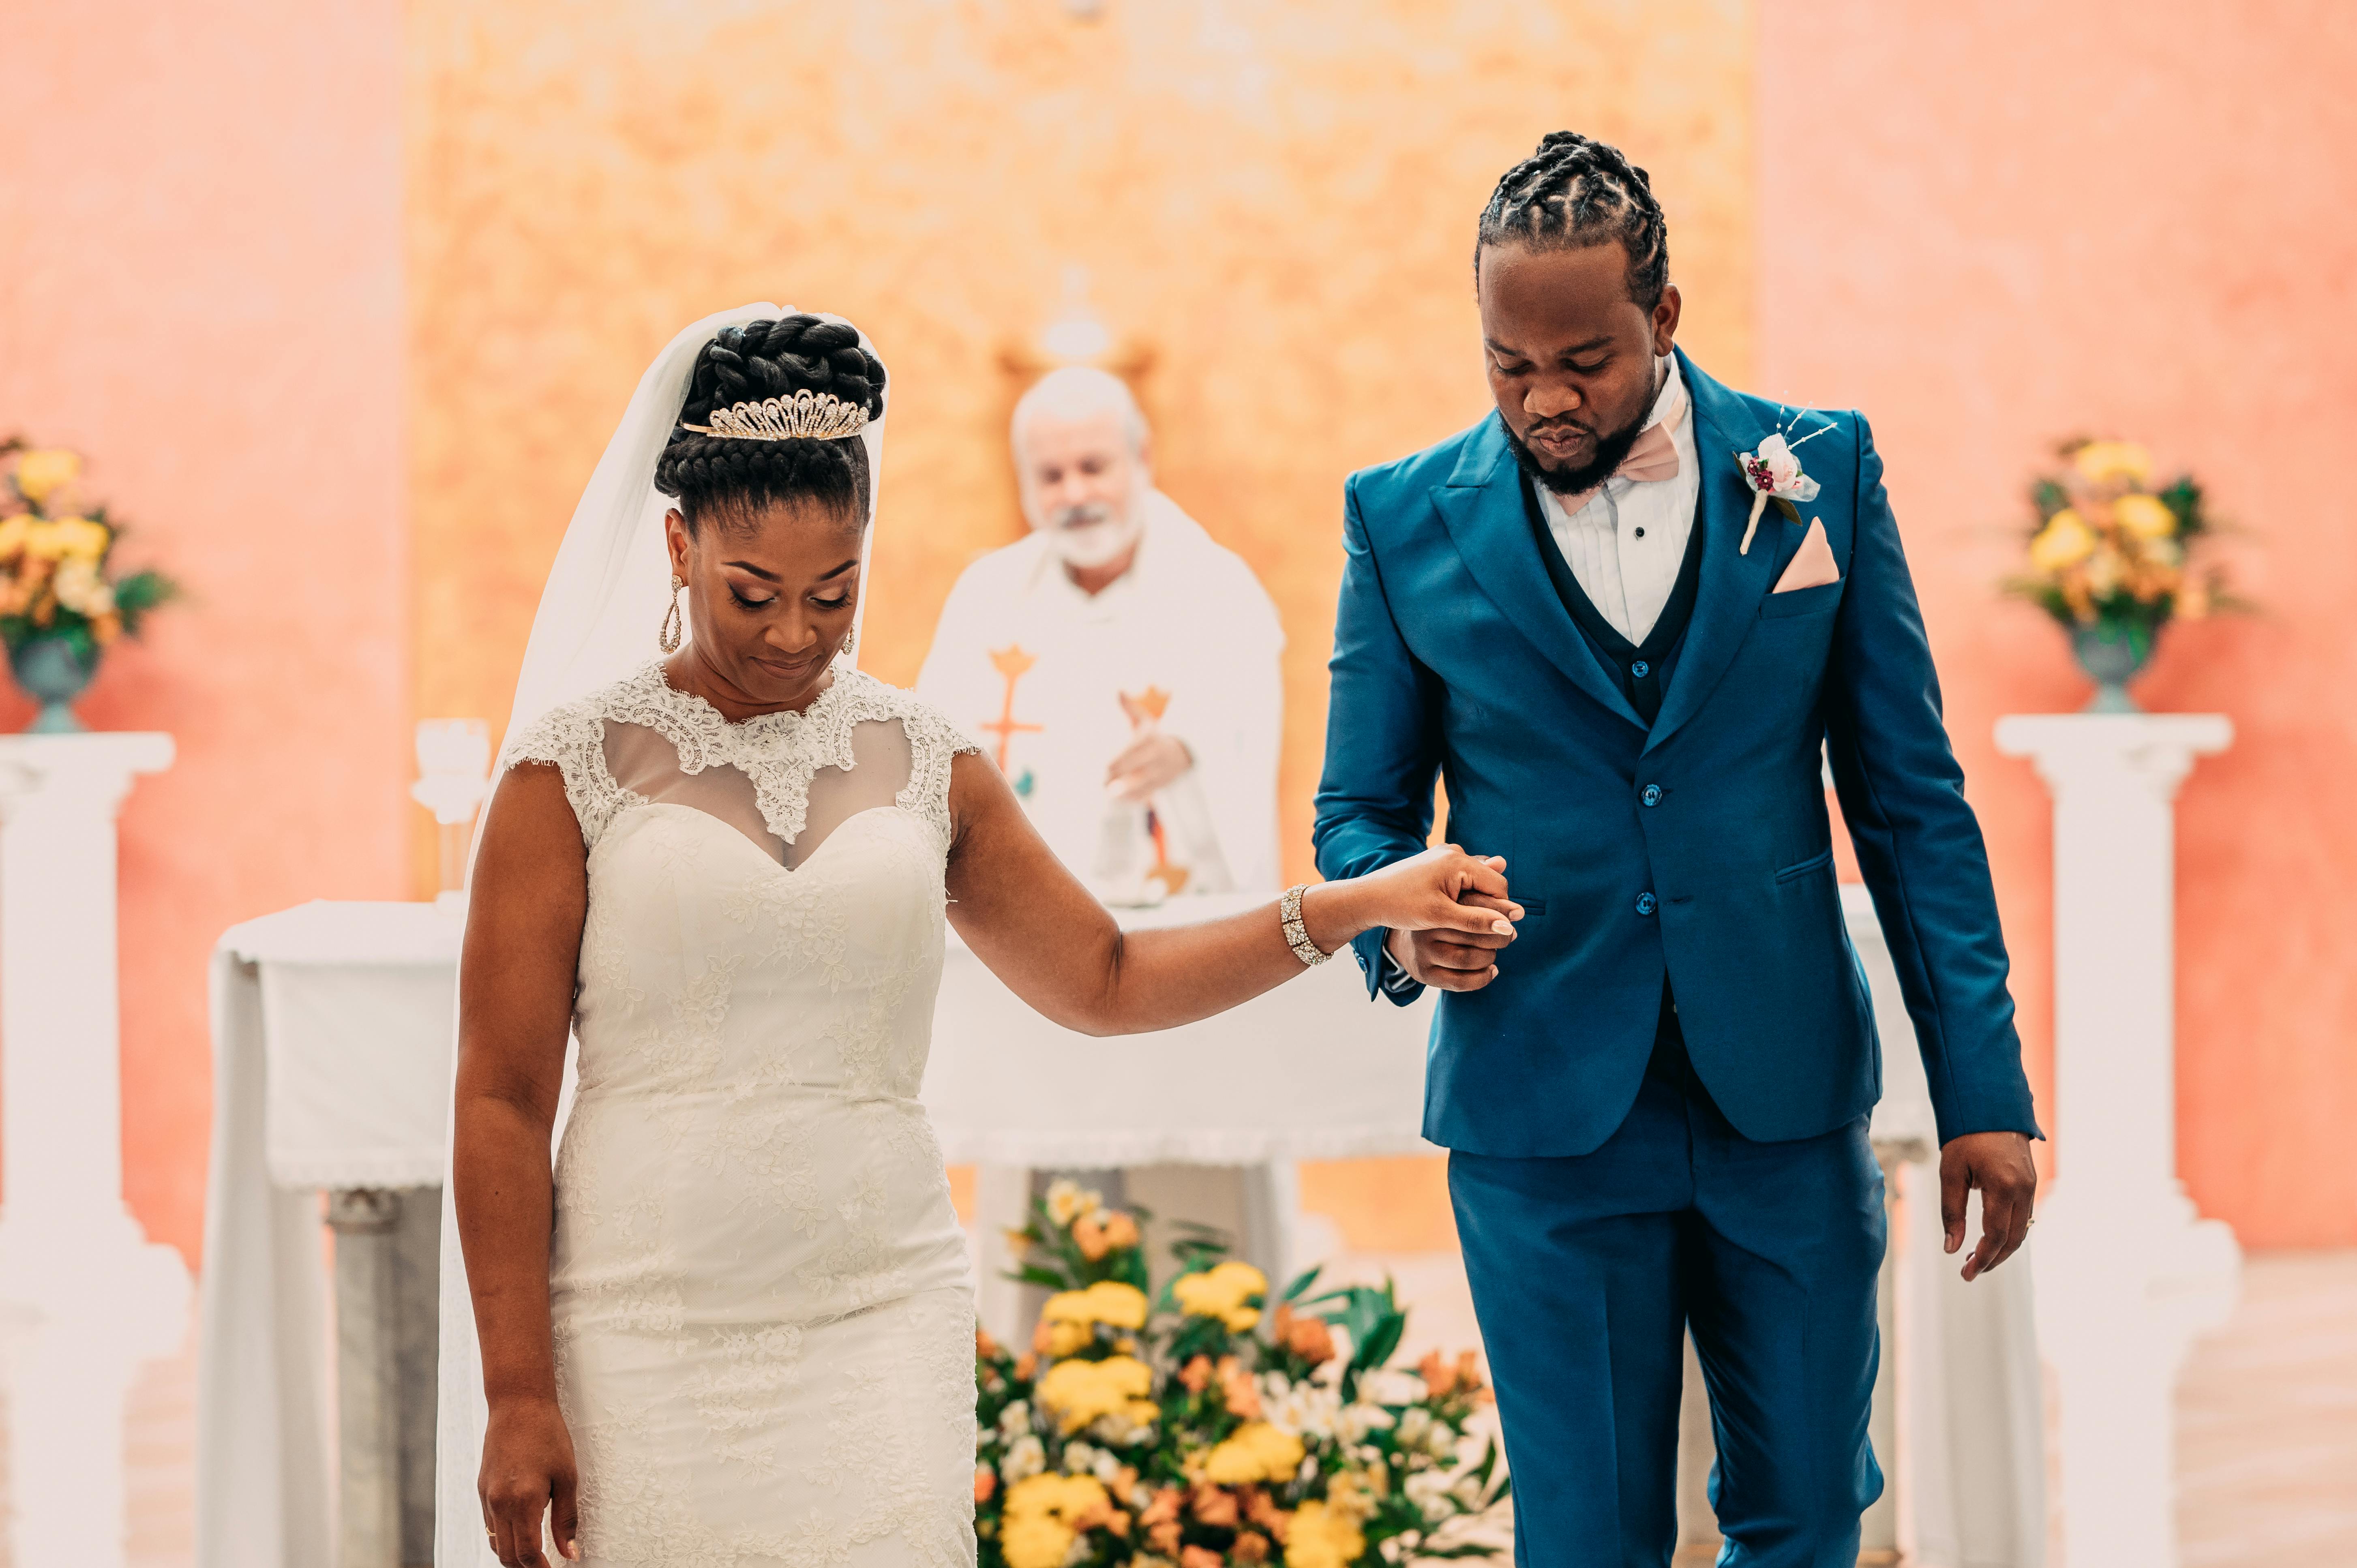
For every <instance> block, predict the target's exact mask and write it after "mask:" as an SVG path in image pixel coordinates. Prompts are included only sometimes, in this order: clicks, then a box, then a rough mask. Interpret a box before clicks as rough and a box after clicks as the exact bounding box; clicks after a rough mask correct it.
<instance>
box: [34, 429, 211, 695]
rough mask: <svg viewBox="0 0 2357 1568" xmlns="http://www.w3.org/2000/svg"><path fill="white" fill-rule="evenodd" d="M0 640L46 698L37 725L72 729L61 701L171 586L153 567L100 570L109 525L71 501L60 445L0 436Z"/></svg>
mask: <svg viewBox="0 0 2357 1568" xmlns="http://www.w3.org/2000/svg"><path fill="white" fill-rule="evenodd" d="M0 465H5V470H4V471H5V481H6V482H5V486H0V643H5V646H6V648H7V650H8V655H9V661H10V665H11V667H12V668H13V669H14V670H15V671H16V678H17V680H18V681H19V682H21V683H22V684H23V685H24V686H25V687H26V689H27V691H29V692H31V693H33V695H35V696H36V697H38V698H41V699H43V700H44V702H46V703H48V707H47V710H46V711H45V712H44V714H43V715H42V718H41V719H40V720H39V721H38V722H37V723H36V724H35V725H34V727H35V728H36V729H78V728H80V727H81V726H80V725H79V724H78V723H77V722H76V721H75V720H74V718H73V716H72V714H71V713H70V711H68V710H67V708H66V707H65V703H68V702H70V700H71V699H72V698H73V697H74V696H75V695H77V694H79V693H80V692H81V689H82V687H83V686H85V685H87V684H88V683H89V682H90V677H91V674H92V673H93V672H95V671H96V669H97V666H98V659H99V654H100V652H101V651H102V650H103V649H104V648H105V647H106V646H107V645H108V644H109V643H111V642H113V640H114V639H116V638H117V637H119V636H121V635H123V634H124V633H125V632H129V633H133V634H136V633H137V631H138V630H139V624H140V622H141V620H142V619H144V618H145V616H146V614H147V612H148V611H149V610H152V609H154V608H155V607H156V606H158V605H160V604H162V603H164V602H165V601H166V600H167V599H169V598H170V597H171V596H173V594H174V593H175V592H176V591H177V590H176V587H175V585H174V584H173V583H172V581H171V579H170V578H168V577H166V576H165V575H162V574H161V573H159V572H154V571H140V572H135V573H132V574H130V575H127V576H116V575H113V574H112V573H111V572H110V571H109V564H110V563H111V561H112V560H113V553H114V544H115V540H116V538H117V534H118V530H117V527H116V525H115V524H114V522H113V521H111V520H110V519H109V518H108V517H107V515H106V509H105V508H104V507H103V506H96V507H89V508H83V507H80V506H77V505H76V504H75V502H74V495H73V489H74V485H75V482H76V481H77V480H78V479H80V478H81V457H80V456H77V455H76V454H74V453H72V452H70V451H67V450H65V449H64V448H62V447H36V446H27V444H26V443H25V441H24V439H23V438H22V437H18V436H11V437H8V438H7V439H5V440H0Z"/></svg>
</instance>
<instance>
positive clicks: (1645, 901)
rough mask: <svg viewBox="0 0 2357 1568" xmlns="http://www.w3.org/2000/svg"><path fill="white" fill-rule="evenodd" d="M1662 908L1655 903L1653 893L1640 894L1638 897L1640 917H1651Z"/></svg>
mask: <svg viewBox="0 0 2357 1568" xmlns="http://www.w3.org/2000/svg"><path fill="white" fill-rule="evenodd" d="M1660 907H1661V906H1660V905H1658V904H1656V903H1654V902H1653V896H1652V894H1651V893H1640V894H1638V895H1637V913H1639V914H1640V915H1650V914H1652V912H1653V911H1654V910H1655V909H1657V908H1660Z"/></svg>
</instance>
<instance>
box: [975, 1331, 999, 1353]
mask: <svg viewBox="0 0 2357 1568" xmlns="http://www.w3.org/2000/svg"><path fill="white" fill-rule="evenodd" d="M997 1356H998V1341H997V1340H996V1339H993V1338H992V1337H990V1330H989V1329H987V1328H976V1329H975V1330H974V1357H975V1359H978V1360H984V1361H989V1360H995V1359H997Z"/></svg>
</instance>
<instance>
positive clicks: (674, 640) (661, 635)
mask: <svg viewBox="0 0 2357 1568" xmlns="http://www.w3.org/2000/svg"><path fill="white" fill-rule="evenodd" d="M686 586H687V584H686V583H685V582H684V581H683V580H682V578H681V577H680V575H679V574H678V573H676V572H673V574H672V575H671V608H670V609H669V610H667V611H665V612H664V614H663V618H662V630H661V631H659V632H657V633H656V634H655V646H656V647H657V648H660V649H662V650H663V651H664V652H665V653H677V652H678V651H679V634H680V618H679V591H680V590H681V589H682V588H684V587H686Z"/></svg>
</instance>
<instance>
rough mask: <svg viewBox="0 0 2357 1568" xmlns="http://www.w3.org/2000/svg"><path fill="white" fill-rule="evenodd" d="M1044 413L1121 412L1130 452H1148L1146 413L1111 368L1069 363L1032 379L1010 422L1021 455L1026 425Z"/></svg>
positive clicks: (1139, 454) (1013, 441)
mask: <svg viewBox="0 0 2357 1568" xmlns="http://www.w3.org/2000/svg"><path fill="white" fill-rule="evenodd" d="M1043 413H1044V414H1047V415H1048V416H1049V417H1050V418H1054V419H1086V418H1088V417H1089V416H1090V415H1092V414H1098V413H1112V414H1118V415H1119V416H1120V417H1121V433H1122V435H1124V436H1125V437H1126V438H1127V439H1128V441H1129V450H1130V455H1131V456H1136V457H1142V456H1145V455H1146V415H1145V413H1143V412H1142V411H1141V410H1140V409H1139V408H1138V406H1137V399H1136V398H1135V397H1134V396H1132V395H1131V393H1130V390H1129V383H1128V382H1127V381H1123V380H1122V379H1121V378H1120V377H1119V376H1116V375H1114V373H1113V372H1112V371H1100V370H1097V369H1094V368H1093V367H1092V366H1088V365H1066V366H1065V367H1063V368H1062V369H1061V370H1056V371H1049V372H1048V373H1047V374H1046V375H1044V376H1041V377H1040V378H1039V380H1038V381H1034V382H1032V383H1031V390H1030V391H1029V392H1025V393H1024V394H1023V396H1022V398H1021V400H1020V401H1018V402H1017V403H1016V405H1015V417H1014V418H1013V419H1012V420H1010V421H1008V422H1007V428H1006V439H1007V442H1008V444H1009V445H1010V446H1013V447H1014V448H1015V450H1016V453H1017V456H1020V455H1021V453H1022V450H1023V427H1024V425H1026V424H1029V423H1030V421H1031V420H1032V419H1033V418H1034V417H1036V416H1037V415H1039V414H1043Z"/></svg>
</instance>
